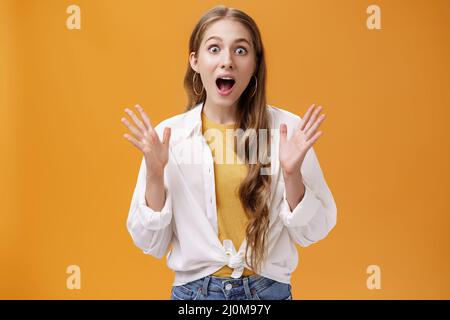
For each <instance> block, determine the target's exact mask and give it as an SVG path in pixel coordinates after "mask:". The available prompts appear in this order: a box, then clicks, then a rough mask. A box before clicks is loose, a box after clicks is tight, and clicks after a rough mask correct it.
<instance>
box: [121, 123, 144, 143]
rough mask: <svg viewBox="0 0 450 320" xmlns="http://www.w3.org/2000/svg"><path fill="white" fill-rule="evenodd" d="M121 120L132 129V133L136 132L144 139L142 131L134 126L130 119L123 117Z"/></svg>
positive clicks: (136, 134) (138, 136) (137, 135)
mask: <svg viewBox="0 0 450 320" xmlns="http://www.w3.org/2000/svg"><path fill="white" fill-rule="evenodd" d="M120 121H122V123H123V124H124V125H126V126H127V127H128V129H130V131H131V133H132V134H134V135H135V136H136V137H137V138H138V139H139V140H143V139H144V136H143V135H142V132H140V131H139V130H138V129H136V128H135V126H133V125H132V124H131V123H130V121H128V120H127V119H126V118H122V119H120Z"/></svg>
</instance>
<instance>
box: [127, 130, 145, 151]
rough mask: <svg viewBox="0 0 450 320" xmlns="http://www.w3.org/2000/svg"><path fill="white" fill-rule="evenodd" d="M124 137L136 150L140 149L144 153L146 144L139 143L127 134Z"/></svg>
mask: <svg viewBox="0 0 450 320" xmlns="http://www.w3.org/2000/svg"><path fill="white" fill-rule="evenodd" d="M123 137H124V138H125V139H127V140H128V141H130V142H131V143H132V144H133V145H134V146H135V147H136V148H138V149H139V150H141V151H142V152H143V151H144V144H143V143H141V142H139V141H138V140H136V139H135V138H134V137H132V136H130V135H129V134H127V133H125V134H124V135H123Z"/></svg>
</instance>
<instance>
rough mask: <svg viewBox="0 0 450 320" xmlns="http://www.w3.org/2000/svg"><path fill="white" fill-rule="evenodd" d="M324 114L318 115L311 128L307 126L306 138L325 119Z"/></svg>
mask: <svg viewBox="0 0 450 320" xmlns="http://www.w3.org/2000/svg"><path fill="white" fill-rule="evenodd" d="M325 118H326V116H325V114H322V115H320V117H319V118H318V119H317V120H316V122H314V124H313V125H312V127H311V128H309V130H308V131H306V138H307V139H309V138H310V137H311V136H312V135H313V134H314V133H315V132H316V130H317V129H318V128H319V126H320V125H321V124H322V122H323V121H324V120H325Z"/></svg>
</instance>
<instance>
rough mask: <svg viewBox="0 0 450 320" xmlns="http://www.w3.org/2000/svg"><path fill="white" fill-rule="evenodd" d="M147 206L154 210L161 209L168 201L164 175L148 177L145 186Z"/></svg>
mask: <svg viewBox="0 0 450 320" xmlns="http://www.w3.org/2000/svg"><path fill="white" fill-rule="evenodd" d="M145 200H146V202H147V206H148V207H149V208H150V209H152V210H153V211H161V210H162V208H163V207H164V202H165V201H166V194H165V190H164V175H162V176H160V177H147V184H146V188H145Z"/></svg>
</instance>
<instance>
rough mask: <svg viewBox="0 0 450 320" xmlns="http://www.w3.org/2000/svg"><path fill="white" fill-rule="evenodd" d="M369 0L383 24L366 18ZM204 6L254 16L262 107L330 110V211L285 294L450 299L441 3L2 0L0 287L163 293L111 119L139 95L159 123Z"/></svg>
mask: <svg viewBox="0 0 450 320" xmlns="http://www.w3.org/2000/svg"><path fill="white" fill-rule="evenodd" d="M373 3H374V4H377V5H379V6H380V8H381V24H382V29H381V30H369V29H367V27H366V19H367V17H368V14H367V13H366V8H367V7H368V6H369V5H370V4H373ZM71 4H77V5H79V6H80V8H81V30H68V29H67V28H66V19H67V17H68V16H69V14H67V13H66V8H67V7H68V6H69V5H71ZM216 4H226V5H229V6H232V7H237V8H239V9H242V10H244V11H245V12H247V13H248V14H250V15H251V16H252V17H253V18H254V19H255V21H256V22H257V24H258V25H259V27H260V30H261V32H262V36H263V41H264V45H265V48H266V54H267V64H268V87H267V89H268V102H269V104H271V105H275V106H278V107H281V108H284V109H287V110H289V111H292V112H294V113H296V114H298V115H300V116H302V115H303V114H304V112H305V111H306V109H307V107H308V106H309V105H310V104H312V103H318V104H321V105H323V107H324V113H326V114H327V120H326V121H325V122H324V124H323V125H322V126H321V128H323V131H324V135H323V136H322V137H321V138H320V139H319V140H318V141H317V142H316V144H315V150H316V152H317V155H318V157H319V161H320V164H321V167H322V169H323V171H324V174H325V177H326V181H327V183H328V185H329V187H330V189H331V191H332V193H333V196H334V197H335V200H336V204H337V207H338V223H337V226H336V228H335V229H334V230H333V231H332V233H331V234H330V235H329V236H328V238H326V239H325V240H323V241H321V242H319V243H317V244H315V245H313V246H311V247H309V248H306V249H303V248H300V247H299V250H300V261H299V266H298V268H297V270H296V271H295V273H294V274H293V278H292V285H293V295H294V299H316V298H321V299H349V298H353V299H394V298H396V299H412V298H415V299H417V298H424V299H430V298H445V299H448V298H450V272H449V271H450V265H449V264H450V263H449V262H450V250H449V246H448V245H449V240H450V236H449V226H450V223H449V222H450V217H449V213H450V210H449V201H448V192H449V191H448V190H449V189H450V186H449V181H450V174H449V163H450V159H449V150H450V149H449V143H448V141H449V140H448V139H449V136H450V134H449V130H448V119H449V118H450V117H449V97H450V90H449V85H450V81H449V80H450V79H449V77H450V70H449V57H450V50H449V44H450V41H449V34H450V33H449V31H450V30H449V29H450V27H449V21H450V2H449V1H446V0H441V1H438V0H434V1H429V0H420V1H419V0H417V1H406V0H405V1H400V0H398V1H375V2H374V1H363V0H347V1H334V0H327V1H325V0H321V1H317V0H308V1H276V3H274V2H273V1H260V0H258V1H221V2H220V3H219V2H216V1H143V0H142V1H118V0H117V1H110V0H102V1H99V0H95V1H92V0H89V1H87V0H84V1H81V0H79V1H64V0H61V1H50V0H46V1H43V0H34V1H33V0H29V1H15V0H2V1H1V2H0V106H1V108H0V112H1V116H0V121H1V123H0V131H1V132H0V133H1V141H2V142H1V143H2V148H1V149H2V157H1V159H0V163H1V179H0V181H1V184H0V188H1V189H0V190H1V202H0V212H1V223H0V250H1V251H0V257H1V258H0V259H1V263H0V298H3V299H12V298H23V299H35V298H39V299H48V298H51V299H62V298H64V299H94V298H95V299H109V298H122V299H167V298H168V297H169V295H170V288H171V284H172V281H173V274H172V271H171V270H170V269H168V268H167V267H166V265H165V258H163V259H162V260H157V259H155V258H153V257H151V256H147V255H144V254H143V253H141V252H140V251H139V249H138V248H137V247H135V246H134V244H133V242H132V240H131V237H130V235H129V234H128V231H127V229H126V218H127V215H128V209H129V205H130V201H131V196H132V192H133V189H134V186H135V183H136V179H137V173H138V169H139V164H140V161H141V154H140V153H139V151H138V150H137V149H135V147H134V146H132V145H131V144H130V143H129V142H128V141H126V140H125V139H124V138H123V137H122V134H123V133H125V132H126V131H127V130H126V128H125V127H124V126H123V124H122V123H121V122H120V118H121V117H122V116H124V115H125V113H124V112H123V110H124V109H125V107H133V106H134V104H136V103H140V104H141V105H142V106H143V107H144V108H145V109H146V111H147V112H148V113H149V114H150V117H151V119H152V121H153V123H154V124H156V123H158V122H160V121H161V120H163V119H166V118H168V117H170V116H173V115H175V114H178V113H181V112H184V110H185V109H184V108H185V104H186V96H185V92H184V90H183V86H182V80H183V76H184V72H185V70H186V65H187V55H188V52H187V45H188V39H189V36H190V33H191V31H192V29H193V27H194V25H195V23H196V22H197V20H198V19H199V18H200V16H201V15H202V14H203V13H204V12H205V11H206V10H208V9H209V8H211V7H213V6H214V5H216ZM71 264H75V265H79V266H80V268H81V286H82V287H81V290H68V289H67V288H66V279H67V277H68V275H67V274H66V268H67V266H69V265H71ZM373 264H374V265H378V266H380V268H381V285H382V288H381V289H380V290H369V289H368V288H367V286H366V279H367V277H368V276H369V275H368V274H367V273H366V268H367V267H368V266H369V265H373Z"/></svg>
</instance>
